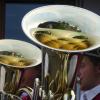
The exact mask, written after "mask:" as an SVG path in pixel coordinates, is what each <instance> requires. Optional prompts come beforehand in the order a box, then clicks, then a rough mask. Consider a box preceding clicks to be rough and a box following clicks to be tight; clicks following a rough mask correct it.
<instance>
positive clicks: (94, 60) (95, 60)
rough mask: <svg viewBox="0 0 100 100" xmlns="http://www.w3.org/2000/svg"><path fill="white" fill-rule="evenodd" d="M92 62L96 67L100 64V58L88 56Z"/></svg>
mask: <svg viewBox="0 0 100 100" xmlns="http://www.w3.org/2000/svg"><path fill="white" fill-rule="evenodd" d="M86 56H87V57H88V58H89V59H90V60H91V62H92V63H93V64H94V65H95V66H96V65H98V64H100V57H96V56H90V55H86Z"/></svg>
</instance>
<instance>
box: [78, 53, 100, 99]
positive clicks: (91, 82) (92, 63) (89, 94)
mask: <svg viewBox="0 0 100 100" xmlns="http://www.w3.org/2000/svg"><path fill="white" fill-rule="evenodd" d="M79 77H80V88H81V90H82V91H83V93H82V95H81V97H80V100H100V55H94V54H91V53H90V54H89V53H87V54H82V60H81V63H80V66H79Z"/></svg>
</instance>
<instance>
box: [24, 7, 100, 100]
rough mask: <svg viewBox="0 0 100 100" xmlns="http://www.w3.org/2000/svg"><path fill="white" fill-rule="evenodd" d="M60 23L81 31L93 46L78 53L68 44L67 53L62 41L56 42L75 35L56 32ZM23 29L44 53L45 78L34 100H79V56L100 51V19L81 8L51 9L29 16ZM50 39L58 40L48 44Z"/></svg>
mask: <svg viewBox="0 0 100 100" xmlns="http://www.w3.org/2000/svg"><path fill="white" fill-rule="evenodd" d="M49 22H50V23H49ZM59 22H62V24H64V25H65V24H66V23H67V24H66V25H67V26H68V27H69V26H70V27H71V28H73V30H74V29H76V31H77V32H75V34H77V33H78V32H79V31H81V32H82V34H84V33H86V36H87V38H89V41H90V44H91V45H90V46H89V47H87V48H83V49H77V50H76V49H75V50H73V49H71V48H70V47H68V48H67V46H68V44H66V48H67V49H64V48H63V47H62V48H63V49H61V48H59V44H57V41H58V40H56V42H55V40H54V39H55V38H56V37H55V36H57V38H59V39H64V38H65V37H68V36H70V33H71V32H70V31H67V32H66V30H65V29H59V28H58V27H57V28H54V29H53V27H55V25H56V24H59ZM44 23H46V25H44ZM48 23H49V24H48ZM52 24H54V25H53V26H52ZM62 24H60V25H62ZM60 25H59V26H60ZM60 27H61V26H60ZM68 27H67V28H68ZM22 29H23V31H24V33H25V34H26V35H27V36H28V38H30V39H31V40H32V41H33V42H34V43H36V45H38V46H40V47H41V49H42V72H41V73H42V74H41V80H40V81H39V80H38V79H36V81H35V83H34V84H35V85H34V88H33V98H35V99H34V100H38V99H37V97H38V96H39V97H40V98H41V99H42V100H75V98H76V94H75V92H74V87H75V84H76V83H77V82H76V78H77V69H78V67H77V66H78V59H79V56H78V54H80V53H84V52H87V51H91V50H94V49H96V48H98V47H100V16H98V15H96V14H94V13H93V12H91V11H88V10H86V9H83V8H79V7H74V6H68V5H48V6H43V7H39V8H36V9H34V10H31V11H30V12H29V13H27V14H26V15H25V16H24V18H23V20H22ZM68 30H69V28H68ZM45 33H47V34H45ZM75 34H73V35H75ZM79 34H80V33H79ZM79 34H77V36H78V35H79ZM48 35H50V36H51V35H52V36H54V37H52V40H53V41H52V42H51V43H47V42H45V41H48V40H49V39H48V38H51V37H50V36H48ZM42 36H44V38H42ZM46 36H47V37H46ZM49 41H50V40H49ZM52 44H53V45H52ZM69 48H70V49H69Z"/></svg>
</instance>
